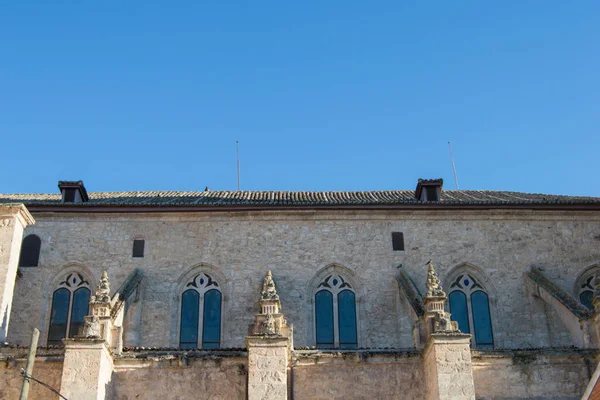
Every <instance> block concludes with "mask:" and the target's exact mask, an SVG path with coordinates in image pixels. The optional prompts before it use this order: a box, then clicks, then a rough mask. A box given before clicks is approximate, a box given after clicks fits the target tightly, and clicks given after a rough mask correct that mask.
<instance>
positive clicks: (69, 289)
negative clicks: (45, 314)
mask: <svg viewBox="0 0 600 400" xmlns="http://www.w3.org/2000/svg"><path fill="white" fill-rule="evenodd" d="M59 289H60V288H59ZM67 290H68V291H69V307H68V308H67V329H66V336H65V337H68V338H69V337H71V312H72V311H73V296H74V295H75V292H74V291H72V290H71V288H67ZM50 318H52V316H50Z"/></svg>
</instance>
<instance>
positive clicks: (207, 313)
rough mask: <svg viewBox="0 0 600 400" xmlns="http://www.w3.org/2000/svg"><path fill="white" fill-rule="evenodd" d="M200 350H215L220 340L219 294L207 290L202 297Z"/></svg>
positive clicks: (215, 291)
mask: <svg viewBox="0 0 600 400" xmlns="http://www.w3.org/2000/svg"><path fill="white" fill-rule="evenodd" d="M203 319H204V321H202V348H203V349H217V348H219V345H220V340H221V292H219V291H218V290H214V289H213V290H209V291H208V292H206V294H205V295H204V317H203Z"/></svg>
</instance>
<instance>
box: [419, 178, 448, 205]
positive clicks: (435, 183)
mask: <svg viewBox="0 0 600 400" xmlns="http://www.w3.org/2000/svg"><path fill="white" fill-rule="evenodd" d="M443 185H444V180H443V179H441V178H440V179H421V178H419V181H418V183H417V188H416V189H415V198H416V199H417V200H419V201H440V198H441V196H442V186H443Z"/></svg>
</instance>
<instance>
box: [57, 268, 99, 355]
mask: <svg viewBox="0 0 600 400" xmlns="http://www.w3.org/2000/svg"><path fill="white" fill-rule="evenodd" d="M90 294H91V291H90V283H89V281H88V280H87V279H86V278H85V277H84V276H83V275H82V274H81V273H79V272H70V273H68V274H66V275H65V277H64V279H63V280H62V281H60V282H59V283H58V286H57V288H56V289H55V290H54V292H53V294H52V310H51V312H50V326H49V328H48V345H55V346H56V345H61V344H62V339H64V338H67V337H73V336H75V335H77V334H79V330H80V329H81V328H82V327H83V323H84V319H83V317H85V316H86V315H87V314H88V311H89V302H90Z"/></svg>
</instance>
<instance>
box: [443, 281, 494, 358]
mask: <svg viewBox="0 0 600 400" xmlns="http://www.w3.org/2000/svg"><path fill="white" fill-rule="evenodd" d="M449 290H450V294H449V295H448V304H449V307H450V313H451V314H452V320H454V321H456V322H458V328H459V329H460V330H461V332H464V333H472V334H473V337H474V344H475V346H476V347H479V348H493V347H494V334H493V331H492V318H491V315H490V302H489V298H488V294H487V292H486V290H485V288H484V287H483V286H482V284H481V283H480V282H479V281H478V280H476V279H475V278H474V277H473V276H472V275H470V274H468V273H465V274H459V275H458V277H457V278H456V279H454V280H453V281H452V283H451V284H450V288H449Z"/></svg>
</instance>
